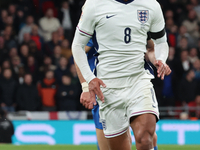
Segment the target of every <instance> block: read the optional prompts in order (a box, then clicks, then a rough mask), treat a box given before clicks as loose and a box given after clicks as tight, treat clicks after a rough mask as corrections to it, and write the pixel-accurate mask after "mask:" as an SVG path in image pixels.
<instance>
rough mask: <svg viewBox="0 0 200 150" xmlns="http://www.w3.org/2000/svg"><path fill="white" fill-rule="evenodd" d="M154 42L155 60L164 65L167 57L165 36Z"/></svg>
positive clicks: (167, 48)
mask: <svg viewBox="0 0 200 150" xmlns="http://www.w3.org/2000/svg"><path fill="white" fill-rule="evenodd" d="M154 42H155V47H154V49H155V57H156V60H161V61H162V62H163V63H166V60H167V58H168V55H169V46H168V43H167V38H166V34H165V36H163V37H162V38H159V39H157V40H154Z"/></svg>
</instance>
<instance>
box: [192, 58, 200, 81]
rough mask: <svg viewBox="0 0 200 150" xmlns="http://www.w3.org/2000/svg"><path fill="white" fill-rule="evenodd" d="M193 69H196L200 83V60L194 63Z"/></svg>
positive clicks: (196, 76) (196, 75) (196, 77)
mask: <svg viewBox="0 0 200 150" xmlns="http://www.w3.org/2000/svg"><path fill="white" fill-rule="evenodd" d="M193 67H194V73H195V79H197V80H198V81H200V60H199V59H197V60H195V62H194V63H193Z"/></svg>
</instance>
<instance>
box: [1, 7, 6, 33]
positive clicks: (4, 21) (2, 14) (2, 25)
mask: <svg viewBox="0 0 200 150" xmlns="http://www.w3.org/2000/svg"><path fill="white" fill-rule="evenodd" d="M7 17H8V12H7V10H6V9H3V10H1V17H0V31H2V30H4V28H5V23H6V19H7Z"/></svg>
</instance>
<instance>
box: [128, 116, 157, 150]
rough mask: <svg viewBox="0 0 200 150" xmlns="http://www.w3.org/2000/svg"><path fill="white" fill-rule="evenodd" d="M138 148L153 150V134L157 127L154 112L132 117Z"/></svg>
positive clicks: (139, 149) (132, 126)
mask: <svg viewBox="0 0 200 150" xmlns="http://www.w3.org/2000/svg"><path fill="white" fill-rule="evenodd" d="M130 122H131V128H132V129H133V132H134V136H135V141H136V148H137V150H153V147H154V146H153V135H154V132H155V127H156V117H155V115H154V114H142V115H139V116H134V117H131V119H130Z"/></svg>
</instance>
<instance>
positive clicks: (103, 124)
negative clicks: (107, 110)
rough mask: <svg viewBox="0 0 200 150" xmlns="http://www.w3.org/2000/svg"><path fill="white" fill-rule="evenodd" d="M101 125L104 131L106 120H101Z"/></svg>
mask: <svg viewBox="0 0 200 150" xmlns="http://www.w3.org/2000/svg"><path fill="white" fill-rule="evenodd" d="M101 124H102V126H103V129H104V130H106V120H104V119H101Z"/></svg>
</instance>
